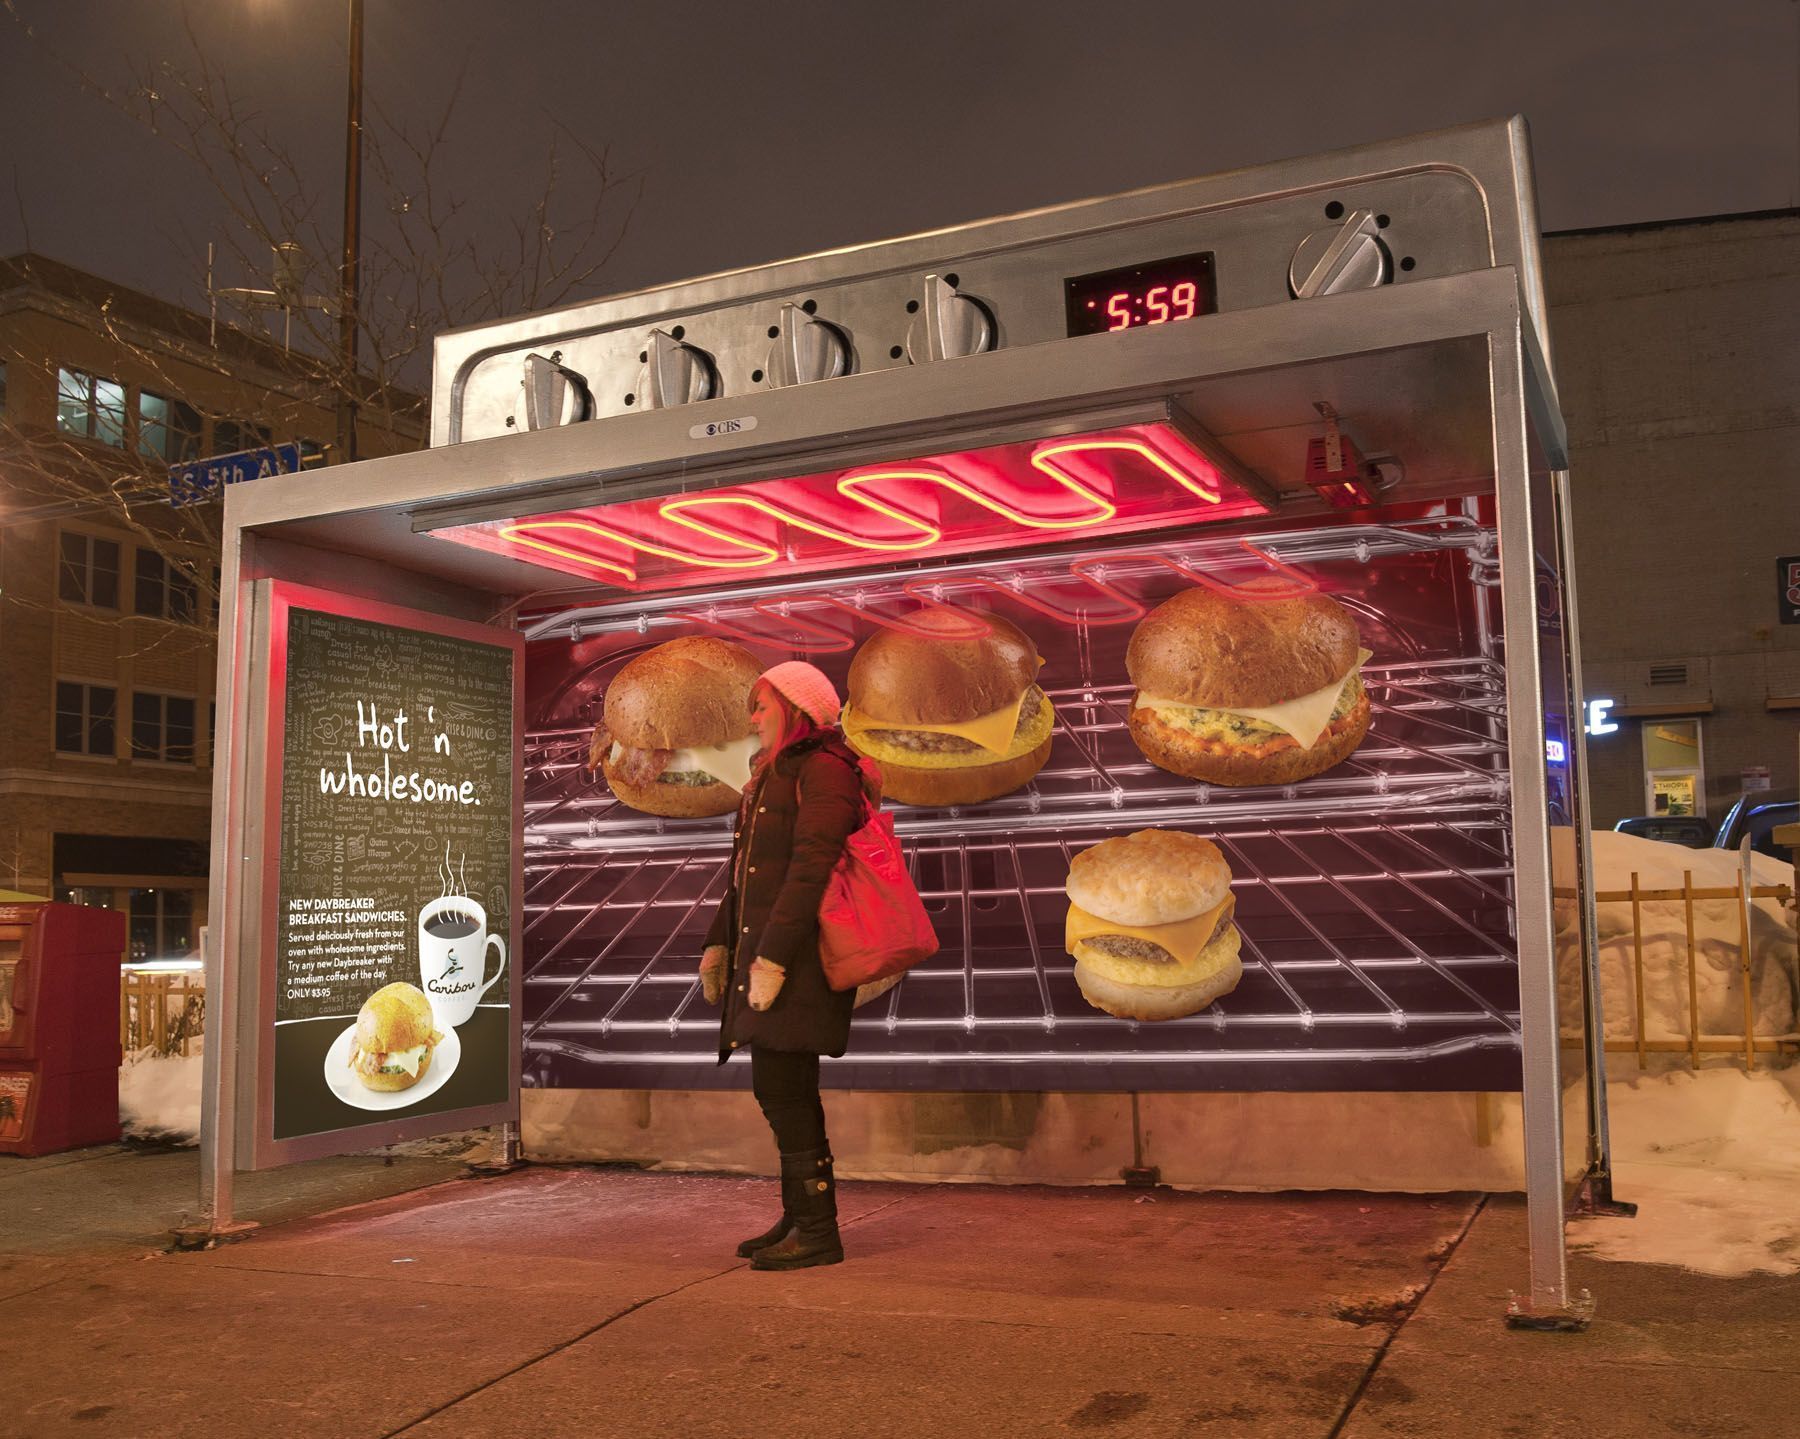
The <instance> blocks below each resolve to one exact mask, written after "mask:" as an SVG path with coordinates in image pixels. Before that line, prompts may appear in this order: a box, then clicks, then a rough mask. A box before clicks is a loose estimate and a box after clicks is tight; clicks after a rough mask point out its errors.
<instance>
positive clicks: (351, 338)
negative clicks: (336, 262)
mask: <svg viewBox="0 0 1800 1439" xmlns="http://www.w3.org/2000/svg"><path fill="white" fill-rule="evenodd" d="M362 73H363V0H350V115H349V123H348V126H347V128H346V132H345V136H344V262H343V268H342V270H341V272H340V275H339V286H338V352H339V356H340V361H341V363H342V366H343V379H342V382H341V385H340V388H339V391H338V410H337V421H338V434H337V447H338V456H339V458H340V459H341V460H343V461H345V462H348V461H352V460H354V459H355V458H356V401H357V391H356V386H357V370H356V303H357V301H356V286H357V278H358V276H357V271H358V269H359V267H360V264H361V255H362V240H361V234H360V225H361V220H362V149H363V122H362Z"/></svg>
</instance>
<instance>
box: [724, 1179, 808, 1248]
mask: <svg viewBox="0 0 1800 1439" xmlns="http://www.w3.org/2000/svg"><path fill="white" fill-rule="evenodd" d="M799 1187H800V1182H799V1180H798V1179H790V1178H789V1177H788V1173H787V1165H786V1164H785V1163H784V1164H783V1165H782V1172H781V1218H779V1219H777V1220H776V1221H775V1224H774V1227H773V1228H771V1229H770V1230H769V1231H768V1232H767V1233H766V1234H759V1235H757V1236H756V1238H754V1239H746V1240H745V1241H744V1242H743V1243H742V1244H740V1245H738V1247H737V1252H738V1258H740V1259H748V1258H750V1257H751V1256H752V1255H753V1254H755V1253H756V1251H757V1250H759V1249H767V1248H768V1247H769V1246H770V1245H771V1244H775V1243H778V1242H779V1241H780V1240H782V1239H784V1238H786V1237H787V1233H788V1231H789V1230H790V1229H792V1228H793V1227H794V1195H795V1193H796V1192H797V1191H798V1190H799Z"/></svg>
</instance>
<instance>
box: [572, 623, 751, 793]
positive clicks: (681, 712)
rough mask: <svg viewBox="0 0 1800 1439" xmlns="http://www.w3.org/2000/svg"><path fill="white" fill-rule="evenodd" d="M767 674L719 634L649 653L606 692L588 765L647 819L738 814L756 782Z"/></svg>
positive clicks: (693, 637) (676, 642)
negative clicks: (755, 695)
mask: <svg viewBox="0 0 1800 1439" xmlns="http://www.w3.org/2000/svg"><path fill="white" fill-rule="evenodd" d="M763 668H764V667H763V664H762V662H761V661H760V660H758V659H757V658H756V656H755V655H753V654H751V653H750V651H749V650H747V649H745V648H744V647H743V646H742V645H734V644H732V643H730V642H729V641H728V640H721V639H714V638H713V637H712V636H710V635H688V636H685V637H683V638H682V639H678V640H670V641H668V642H667V643H666V644H660V645H657V646H656V647H655V648H654V649H649V650H645V651H644V653H643V654H641V655H638V656H637V657H636V658H635V659H633V660H631V661H630V662H629V663H627V664H626V665H625V666H624V667H623V668H622V669H620V671H619V672H618V674H616V675H614V676H613V681H612V683H611V684H610V685H608V686H607V687H606V700H605V703H604V704H603V705H602V707H601V712H600V713H601V718H600V723H599V724H598V725H596V726H595V727H594V738H593V741H592V743H591V745H590V746H589V749H588V769H589V770H590V771H591V770H595V769H598V770H600V771H601V772H602V773H604V774H605V776H606V782H607V784H609V785H610V786H612V792H613V794H614V795H616V796H617V797H618V799H619V801H620V803H622V804H628V805H630V806H631V807H632V808H633V809H638V810H642V811H644V813H646V814H660V815H671V816H685V817H692V816H696V815H712V814H730V813H731V812H732V811H733V810H734V809H736V808H737V805H738V796H739V795H740V794H741V793H742V791H743V789H744V786H745V785H747V784H748V783H749V782H750V763H751V760H752V759H753V758H754V757H755V754H756V736H755V734H754V732H753V731H752V729H751V726H750V687H751V686H752V685H754V684H755V683H756V680H757V677H758V676H759V675H761V674H762V672H763Z"/></svg>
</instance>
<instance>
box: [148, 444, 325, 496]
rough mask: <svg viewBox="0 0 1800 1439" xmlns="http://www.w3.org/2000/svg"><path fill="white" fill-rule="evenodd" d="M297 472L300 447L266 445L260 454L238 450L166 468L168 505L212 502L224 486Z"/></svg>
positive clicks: (292, 445)
mask: <svg viewBox="0 0 1800 1439" xmlns="http://www.w3.org/2000/svg"><path fill="white" fill-rule="evenodd" d="M299 469H300V446H299V445H298V444H297V443H296V444H291V445H269V446H267V447H265V448H263V449H260V450H239V451H238V452H237V453H236V454H231V455H214V456H213V457H212V458H211V459H210V460H190V461H189V462H188V463H187V464H185V465H170V466H169V504H170V505H172V506H173V507H174V508H176V509H180V508H182V506H184V505H199V504H204V503H205V502H206V501H208V500H211V499H216V498H217V497H218V496H219V495H221V494H223V493H224V490H225V486H227V485H237V484H242V483H243V482H244V481H245V480H260V479H262V478H264V477H265V476H267V475H291V474H295V473H297V472H298V471H299Z"/></svg>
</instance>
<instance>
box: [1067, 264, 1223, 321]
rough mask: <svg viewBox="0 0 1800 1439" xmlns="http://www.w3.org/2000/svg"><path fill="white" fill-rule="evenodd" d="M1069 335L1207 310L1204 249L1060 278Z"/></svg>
mask: <svg viewBox="0 0 1800 1439" xmlns="http://www.w3.org/2000/svg"><path fill="white" fill-rule="evenodd" d="M1063 297H1064V301H1065V303H1066V306H1067V310H1068V321H1069V333H1070V334H1071V335H1099V334H1104V333H1105V332H1106V331H1108V330H1133V329H1136V328H1137V327H1138V326H1140V325H1167V324H1171V323H1173V322H1174V321H1176V320H1191V319H1193V318H1194V316H1196V315H1210V314H1211V313H1212V312H1213V311H1214V310H1215V309H1216V308H1217V303H1216V299H1215V295H1214V290H1213V257H1212V254H1211V252H1210V251H1206V252H1202V253H1200V254H1197V255H1176V256H1174V257H1173V258H1171V259H1167V260H1150V261H1147V262H1145V263H1144V264H1141V265H1127V266H1124V267H1123V268H1121V269H1117V270H1102V271H1101V272H1099V273H1098V274H1094V275H1077V276H1075V277H1074V278H1072V279H1068V280H1065V281H1063Z"/></svg>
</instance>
